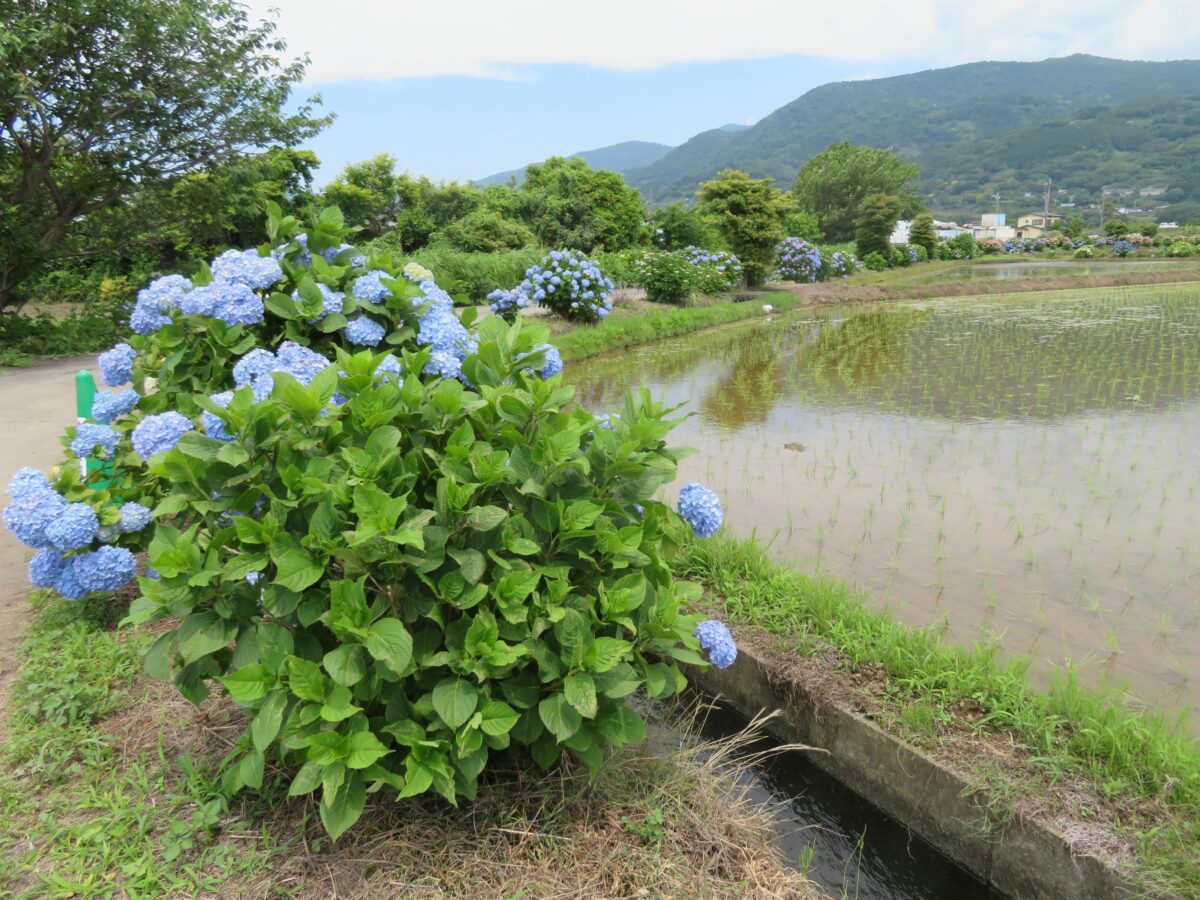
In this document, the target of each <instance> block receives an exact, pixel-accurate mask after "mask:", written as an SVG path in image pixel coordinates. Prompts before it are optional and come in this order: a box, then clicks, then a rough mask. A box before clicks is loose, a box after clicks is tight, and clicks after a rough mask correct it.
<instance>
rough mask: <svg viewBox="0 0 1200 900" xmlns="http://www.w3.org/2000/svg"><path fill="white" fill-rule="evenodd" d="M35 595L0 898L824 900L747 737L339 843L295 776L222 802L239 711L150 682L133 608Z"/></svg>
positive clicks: (532, 784) (427, 812)
mask: <svg viewBox="0 0 1200 900" xmlns="http://www.w3.org/2000/svg"><path fill="white" fill-rule="evenodd" d="M33 599H34V603H35V606H36V608H37V613H36V617H35V619H34V622H33V623H32V625H31V628H30V631H29V633H28V635H27V638H26V641H25V644H24V648H23V659H24V664H23V667H22V670H21V673H20V676H19V678H18V681H17V683H16V685H15V686H14V689H13V692H12V697H11V702H10V707H9V718H8V722H7V733H8V738H7V739H6V740H5V741H4V742H3V743H2V744H0V895H2V896H5V897H17V898H34V897H36V898H42V897H80V896H85V897H114V896H116V897H193V896H197V895H204V896H208V895H210V894H211V895H213V896H217V895H220V896H229V897H233V896H237V897H243V896H245V897H292V896H300V897H331V896H338V897H359V898H371V897H385V896H389V897H390V896H430V897H441V896H454V897H523V898H535V897H564V896H571V897H591V896H622V897H625V896H708V897H722V898H724V897H727V898H731V900H732V898H739V897H744V896H747V894H748V893H749V892H753V891H755V890H758V891H762V892H764V893H765V895H769V896H788V897H799V898H804V897H815V896H816V891H815V890H814V889H813V888H812V886H811V885H810V884H809V883H808V882H807V881H806V880H805V878H804V877H803V875H802V874H800V873H799V872H797V871H795V870H793V869H789V868H787V867H786V866H785V865H784V864H783V863H782V860H781V859H780V858H779V855H778V852H777V851H776V849H775V848H774V844H773V832H772V825H771V818H770V817H769V815H768V814H767V812H766V811H765V810H763V809H762V808H761V807H759V806H758V805H756V804H755V803H754V801H753V800H752V799H751V798H750V797H749V795H748V790H749V788H748V787H747V786H746V784H748V782H746V783H743V784H742V785H741V786H739V784H738V782H737V780H736V778H735V774H734V773H732V772H731V771H730V768H731V767H732V768H734V769H736V767H737V765H738V763H737V757H738V755H739V754H740V753H742V752H743V751H744V745H745V744H746V741H747V737H746V736H745V735H741V736H737V737H734V738H731V739H730V740H728V741H725V742H722V743H718V744H712V743H700V742H686V743H685V745H684V746H682V747H679V748H676V749H671V748H669V747H667V748H664V747H662V746H655V745H654V742H651V743H650V744H647V745H645V746H641V747H638V746H631V747H626V748H623V749H622V750H621V751H619V753H618V754H617V755H615V756H614V757H612V758H611V759H610V760H609V761H608V762H607V763H606V764H605V765H604V766H603V767H601V770H600V772H599V774H598V775H597V776H596V777H595V779H593V778H591V777H590V775H589V773H588V772H587V770H586V769H585V768H584V767H583V766H581V765H573V764H571V763H567V764H565V765H562V766H559V767H557V768H555V769H553V770H551V771H550V772H543V771H541V770H539V769H536V768H535V767H533V766H524V765H511V766H507V767H503V768H501V769H500V770H498V771H497V772H496V773H495V775H494V777H491V778H489V779H488V780H486V781H485V782H483V783H481V785H480V790H479V796H478V797H477V799H476V800H475V802H474V803H471V804H464V805H462V806H460V807H459V808H458V809H455V808H452V807H450V806H448V805H447V804H446V803H445V802H443V801H442V800H440V799H439V798H436V797H433V798H431V797H424V798H412V799H409V800H405V801H399V802H398V801H396V800H395V799H394V798H377V799H374V800H371V801H369V802H368V807H367V811H366V813H365V814H364V816H363V818H362V819H361V820H360V821H359V823H358V824H357V825H356V826H355V827H354V828H353V829H351V830H350V831H349V832H347V833H346V834H345V835H343V836H342V838H341V839H340V840H339V841H338V842H337V843H336V844H333V843H331V842H330V841H329V839H328V837H327V836H326V835H325V833H324V831H323V830H322V827H321V825H320V821H319V818H318V816H317V813H316V808H315V804H314V803H312V802H311V798H299V799H292V800H288V799H287V798H286V792H287V785H288V782H289V780H290V776H291V774H292V773H290V772H281V771H278V770H275V769H273V768H271V767H270V766H268V772H267V776H266V779H265V781H264V789H263V791H262V792H261V793H246V792H243V793H242V794H239V795H237V796H235V797H228V796H226V795H225V794H223V793H222V789H221V763H222V760H223V758H224V755H225V753H226V752H227V751H228V748H229V746H230V744H231V742H232V741H233V739H234V738H235V737H236V736H237V735H238V733H239V732H240V731H241V730H242V728H243V727H244V724H245V722H244V719H243V718H242V717H241V713H240V711H239V710H237V708H236V707H234V706H233V705H232V704H230V703H229V702H228V701H223V700H220V699H216V698H211V699H209V700H208V701H205V704H204V706H203V707H202V708H201V709H200V710H197V709H196V708H195V707H193V706H191V705H190V704H188V703H187V702H186V701H185V700H183V699H182V698H181V697H180V696H179V695H178V694H177V692H176V691H175V689H174V688H173V687H172V686H171V685H169V684H162V683H159V682H155V681H152V680H150V679H148V678H147V677H146V676H145V675H143V674H141V653H142V651H143V649H144V648H145V647H146V645H147V644H148V642H149V641H150V640H151V639H152V637H153V636H152V635H148V634H146V633H144V632H141V631H136V630H128V629H126V630H120V631H118V630H114V629H115V622H116V621H117V619H118V618H119V617H120V616H119V611H120V609H121V608H122V607H123V606H124V604H117V603H113V602H105V601H103V600H97V599H87V600H83V601H80V602H79V603H74V604H69V603H64V602H63V601H62V600H61V599H58V598H56V597H52V596H51V595H49V594H48V593H43V592H38V593H35V595H34V598H33ZM126 599H127V598H126ZM697 886H702V887H701V888H700V889H699V890H697Z"/></svg>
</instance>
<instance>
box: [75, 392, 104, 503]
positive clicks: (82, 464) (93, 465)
mask: <svg viewBox="0 0 1200 900" xmlns="http://www.w3.org/2000/svg"><path fill="white" fill-rule="evenodd" d="M95 401H96V379H95V378H93V377H92V373H91V372H89V371H88V370H87V369H80V370H79V371H78V372H76V373H75V416H76V424H78V425H82V424H83V423H84V422H89V421H94V420H93V419H92V404H93V403H95ZM89 472H99V473H100V474H101V475H105V476H107V477H106V478H101V479H99V480H97V481H96V482H95V486H96V487H97V488H98V489H101V490H102V489H104V488H106V487H108V485H109V484H111V483H112V474H113V464H112V460H111V459H96V458H95V457H89V458H88V459H81V460H80V461H79V475H80V477H81V478H83V479H84V480H85V481H86V480H87V477H88V473H89Z"/></svg>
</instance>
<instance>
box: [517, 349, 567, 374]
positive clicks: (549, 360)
mask: <svg viewBox="0 0 1200 900" xmlns="http://www.w3.org/2000/svg"><path fill="white" fill-rule="evenodd" d="M533 352H534V353H540V352H545V354H546V355H545V359H546V362H545V363H544V364H543V366H542V368H540V369H539V370H538V377H540V378H541V379H542V380H543V381H545V380H546V379H548V378H553V377H554V376H555V375H561V374H562V370H563V361H562V354H561V353H559V352H558V348H557V347H555V346H554V345H553V344H541V345H539V346H537V347H534V348H533ZM524 356H525V354H524V353H522V354H521V356H520V357H518V359H520V358H521V357H524ZM525 371H527V372H528V371H530V370H529V369H526V370H525Z"/></svg>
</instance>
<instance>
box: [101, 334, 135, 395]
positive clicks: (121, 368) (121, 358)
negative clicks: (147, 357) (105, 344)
mask: <svg viewBox="0 0 1200 900" xmlns="http://www.w3.org/2000/svg"><path fill="white" fill-rule="evenodd" d="M135 359H137V351H136V350H134V349H133V348H132V347H130V346H129V345H128V344H117V345H116V346H115V347H113V348H112V349H111V350H105V351H104V352H103V353H101V354H100V356H99V357H97V362H99V364H100V378H101V379H102V380H103V381H104V383H105V384H107V385H108V386H109V387H120V386H121V385H123V384H127V383H128V382H129V379H130V378H132V377H133V361H134V360H135Z"/></svg>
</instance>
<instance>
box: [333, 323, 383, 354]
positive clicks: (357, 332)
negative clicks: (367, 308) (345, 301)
mask: <svg viewBox="0 0 1200 900" xmlns="http://www.w3.org/2000/svg"><path fill="white" fill-rule="evenodd" d="M386 333H387V332H386V331H384V328H383V326H382V325H380V324H379V323H378V322H376V321H375V320H374V319H372V318H370V317H368V316H357V317H355V318H353V319H351V320H350V322H349V323H348V324H347V325H346V327H345V328H343V329H342V334H344V335H346V340H348V341H349V342H350V343H351V344H357V345H358V346H360V347H374V346H375V345H376V344H378V343H379V342H380V341H382V340H383V336H384V335H385V334H386Z"/></svg>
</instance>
